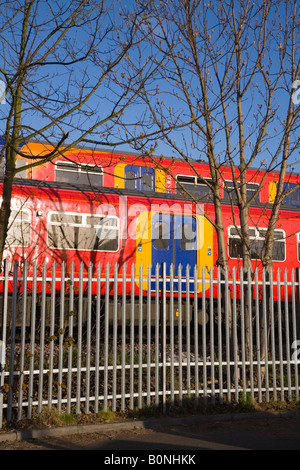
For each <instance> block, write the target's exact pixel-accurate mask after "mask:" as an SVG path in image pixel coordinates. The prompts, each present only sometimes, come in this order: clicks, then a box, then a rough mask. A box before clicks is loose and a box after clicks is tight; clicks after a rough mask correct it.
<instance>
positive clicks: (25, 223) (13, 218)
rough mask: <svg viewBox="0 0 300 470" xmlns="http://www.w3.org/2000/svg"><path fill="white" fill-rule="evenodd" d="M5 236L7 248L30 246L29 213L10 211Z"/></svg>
mask: <svg viewBox="0 0 300 470" xmlns="http://www.w3.org/2000/svg"><path fill="white" fill-rule="evenodd" d="M8 227H9V229H8V232H7V236H6V242H5V243H6V245H7V246H12V245H13V246H29V245H30V235H31V234H30V231H31V223H30V213H29V212H27V211H22V210H20V211H17V210H12V211H11V214H10V218H9V223H8Z"/></svg>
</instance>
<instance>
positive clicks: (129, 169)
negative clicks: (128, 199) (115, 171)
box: [124, 165, 155, 192]
mask: <svg viewBox="0 0 300 470" xmlns="http://www.w3.org/2000/svg"><path fill="white" fill-rule="evenodd" d="M127 173H132V174H133V175H135V176H133V177H132V178H127V176H126V175H127ZM145 173H148V175H151V177H152V188H151V189H149V186H148V185H146V184H145V183H144V181H143V178H144V174H145ZM124 177H125V188H126V189H129V190H133V191H147V192H155V169H154V168H153V167H146V166H142V165H126V166H125V168H124ZM132 181H133V182H134V188H130V187H128V186H127V185H128V182H132ZM145 186H148V187H147V188H145Z"/></svg>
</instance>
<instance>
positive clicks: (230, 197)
mask: <svg viewBox="0 0 300 470" xmlns="http://www.w3.org/2000/svg"><path fill="white" fill-rule="evenodd" d="M258 188H259V185H258V184H255V183H247V201H249V200H250V199H251V198H252V197H253V196H254V195H255V197H254V200H253V201H252V203H254V204H258V203H259V201H260V195H259V191H258ZM224 202H227V203H231V202H232V203H233V204H237V195H236V191H235V188H234V183H233V182H232V181H226V183H224Z"/></svg>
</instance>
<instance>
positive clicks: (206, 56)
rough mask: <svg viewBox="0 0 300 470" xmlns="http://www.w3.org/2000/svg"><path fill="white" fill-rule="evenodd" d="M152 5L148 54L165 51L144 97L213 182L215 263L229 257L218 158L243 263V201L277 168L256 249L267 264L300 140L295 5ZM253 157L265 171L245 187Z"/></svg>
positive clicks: (246, 246)
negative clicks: (229, 189) (201, 161)
mask: <svg viewBox="0 0 300 470" xmlns="http://www.w3.org/2000/svg"><path fill="white" fill-rule="evenodd" d="M151 13H152V15H151V14H150V15H149V16H148V19H147V20H148V23H147V34H148V39H149V41H150V43H151V47H152V56H153V57H156V56H158V55H159V54H165V56H166V59H165V60H164V63H163V66H162V67H161V81H160V82H159V83H158V82H157V87H156V89H155V93H153V92H152V93H151V92H149V91H148V90H147V89H144V90H143V97H144V100H145V102H146V103H147V106H148V109H149V116H150V117H151V119H152V120H153V122H154V124H155V126H157V127H158V128H159V129H160V130H161V131H162V133H163V135H164V140H165V142H166V143H167V144H168V145H169V147H170V148H171V149H172V151H173V152H174V153H175V155H176V156H179V157H181V158H182V159H184V160H185V161H187V162H188V163H189V164H190V166H191V168H192V169H193V171H194V173H195V174H196V175H197V177H198V178H200V179H201V180H202V181H203V182H204V183H206V184H208V185H209V187H210V190H211V191H212V194H213V197H214V206H215V218H214V220H213V221H212V222H213V224H214V226H215V229H216V232H217V236H218V264H219V265H221V266H223V267H226V266H227V250H226V245H225V241H224V225H223V218H222V204H221V197H220V186H224V189H225V190H226V189H227V188H226V184H227V183H226V181H224V176H223V170H222V168H223V167H224V165H228V166H229V167H230V168H231V176H232V183H233V192H232V195H233V197H232V217H233V221H234V223H235V225H236V228H237V230H238V233H239V235H240V238H241V241H242V248H243V253H242V260H243V267H244V269H245V270H247V269H248V268H251V240H250V237H249V208H250V206H251V204H252V203H253V201H254V200H255V199H256V198H257V195H258V193H259V192H260V190H261V187H262V185H263V184H264V182H265V180H266V178H267V175H268V174H270V172H274V171H277V172H279V174H280V176H279V182H278V186H277V195H276V199H275V200H274V201H273V208H272V214H271V216H270V222H269V226H268V231H267V234H266V237H265V242H264V248H263V251H262V265H263V266H265V267H268V268H269V267H270V266H271V265H272V249H273V241H274V229H275V227H276V222H277V219H278V212H279V209H280V207H281V204H282V201H283V199H284V197H286V189H285V185H284V182H285V181H286V177H287V171H288V169H289V167H290V168H291V167H292V165H293V163H294V162H295V155H296V154H297V151H298V149H299V133H298V129H299V115H300V113H299V109H300V107H299V106H296V105H295V104H294V102H293V99H292V86H293V83H294V82H295V80H296V79H297V77H298V76H299V73H300V59H299V50H298V48H297V43H299V6H298V5H297V2H296V1H292V2H289V1H286V0H278V1H274V0H266V1H265V2H262V3H259V4H257V3H256V2H250V1H248V0H240V1H232V2H226V1H223V0H220V1H219V2H210V3H209V2H203V1H201V0H180V1H179V2H177V3H176V4H174V3H172V2H169V1H167V0H166V1H164V2H159V3H158V2H155V1H153V2H152V3H151ZM155 51H158V52H157V53H156V52H155ZM150 117H149V119H150ZM171 127H173V132H172V133H170V128H171ZM179 129H183V130H182V132H180V131H179ZM176 130H177V132H175V131H176ZM195 158H198V159H199V158H200V159H204V160H205V161H207V162H208V163H209V166H210V174H211V179H210V180H209V181H208V180H207V179H204V178H203V177H202V175H200V174H198V172H197V171H196V169H195V166H194V164H193V161H194V159H195ZM253 167H257V168H258V169H261V170H263V171H264V176H263V178H262V179H261V180H260V183H259V185H258V186H257V191H252V193H251V196H249V192H248V191H247V183H249V170H251V169H252V168H253ZM220 183H221V184H220ZM231 186H232V185H231ZM295 189H297V186H295V187H294V188H293V189H291V190H290V191H292V190H295ZM233 202H235V205H237V207H238V219H239V220H237V217H236V210H235V209H234V207H233V206H234V204H233Z"/></svg>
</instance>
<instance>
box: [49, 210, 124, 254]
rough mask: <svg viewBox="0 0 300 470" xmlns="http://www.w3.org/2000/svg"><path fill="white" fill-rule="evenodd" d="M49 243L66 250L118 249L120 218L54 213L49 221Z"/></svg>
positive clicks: (51, 246)
mask: <svg viewBox="0 0 300 470" xmlns="http://www.w3.org/2000/svg"><path fill="white" fill-rule="evenodd" d="M48 245H49V246H50V248H57V249H64V250H67V249H69V250H88V251H90V250H91V251H117V250H118V248H119V224H118V219H117V218H116V217H113V216H108V215H107V216H104V215H103V216H95V215H90V214H82V215H77V214H69V213H52V214H50V217H49V223H48Z"/></svg>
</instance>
